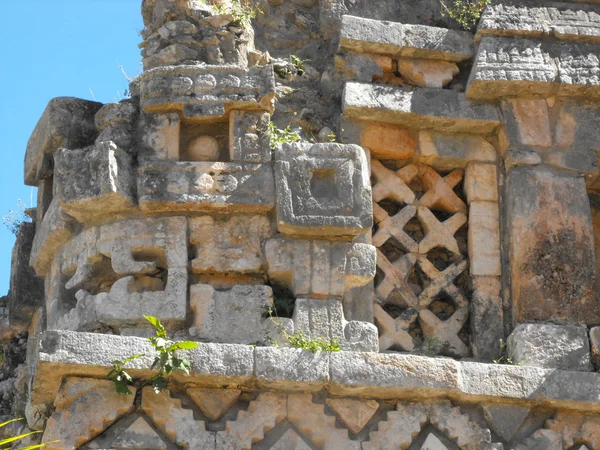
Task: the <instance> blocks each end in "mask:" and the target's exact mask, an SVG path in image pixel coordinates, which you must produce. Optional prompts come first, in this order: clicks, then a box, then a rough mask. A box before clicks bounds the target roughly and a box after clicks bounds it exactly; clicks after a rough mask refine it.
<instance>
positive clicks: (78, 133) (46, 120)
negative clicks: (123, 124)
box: [25, 97, 102, 186]
mask: <svg viewBox="0 0 600 450" xmlns="http://www.w3.org/2000/svg"><path fill="white" fill-rule="evenodd" d="M101 107H102V103H98V102H91V101H88V100H82V99H79V98H74V97H57V98H54V99H52V100H50V102H49V103H48V106H46V109H45V110H44V113H43V114H42V117H41V118H40V120H39V121H38V123H37V125H36V126H35V129H34V130H33V133H32V134H31V137H30V138H29V142H28V143H27V150H26V153H25V184H27V185H29V186H37V184H38V178H37V171H38V165H39V164H40V162H41V160H42V158H43V157H44V155H50V156H51V155H52V154H53V153H54V152H55V151H56V150H58V149H59V148H68V149H76V148H82V147H86V146H88V145H90V144H92V143H93V142H94V139H96V137H97V136H98V131H97V130H96V126H95V125H94V116H95V114H96V112H97V111H98V110H99V109H100V108H101Z"/></svg>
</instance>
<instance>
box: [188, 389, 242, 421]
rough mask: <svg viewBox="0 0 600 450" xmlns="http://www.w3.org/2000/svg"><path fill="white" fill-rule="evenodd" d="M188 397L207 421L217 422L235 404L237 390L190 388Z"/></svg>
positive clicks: (238, 395)
mask: <svg viewBox="0 0 600 450" xmlns="http://www.w3.org/2000/svg"><path fill="white" fill-rule="evenodd" d="M186 392H187V394H188V396H189V397H190V398H191V399H192V401H193V402H194V403H195V404H196V406H198V408H200V410H201V411H202V414H204V415H205V416H206V417H207V418H208V419H209V420H213V421H214V420H219V419H220V418H221V417H223V415H224V414H225V413H226V412H227V411H229V409H230V408H231V407H232V406H233V405H234V404H235V402H237V400H238V398H239V397H240V394H241V393H242V391H241V390H239V389H203V388H191V389H188V390H187V391H186Z"/></svg>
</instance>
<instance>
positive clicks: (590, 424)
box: [545, 411, 600, 450]
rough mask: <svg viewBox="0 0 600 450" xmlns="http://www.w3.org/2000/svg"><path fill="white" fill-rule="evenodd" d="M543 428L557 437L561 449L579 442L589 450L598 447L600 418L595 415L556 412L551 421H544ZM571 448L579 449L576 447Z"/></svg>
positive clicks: (599, 443) (599, 444) (599, 441)
mask: <svg viewBox="0 0 600 450" xmlns="http://www.w3.org/2000/svg"><path fill="white" fill-rule="evenodd" d="M545 427H546V428H549V429H550V430H552V431H553V432H554V433H556V434H557V435H558V437H559V439H558V442H561V441H562V443H563V448H564V447H571V446H572V445H574V444H575V443H579V442H585V443H586V444H588V446H587V447H589V448H591V449H595V448H596V447H598V446H600V428H599V427H600V418H599V417H598V414H597V413H596V414H594V413H591V414H590V413H587V414H586V413H578V412H573V411H558V412H557V413H556V415H555V416H554V417H553V418H552V419H551V420H548V421H546V424H545ZM587 447H585V448H587ZM558 448H560V447H558ZM571 448H576V449H579V447H577V446H576V447H571ZM585 448H584V449H581V450H585Z"/></svg>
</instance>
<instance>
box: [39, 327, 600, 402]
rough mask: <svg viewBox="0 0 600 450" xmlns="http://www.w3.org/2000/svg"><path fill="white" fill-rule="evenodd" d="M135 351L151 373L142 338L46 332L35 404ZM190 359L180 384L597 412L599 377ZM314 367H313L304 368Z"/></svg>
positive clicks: (365, 359)
mask: <svg viewBox="0 0 600 450" xmlns="http://www.w3.org/2000/svg"><path fill="white" fill-rule="evenodd" d="M137 353H144V354H146V355H147V356H144V357H142V358H140V359H137V360H134V361H132V362H131V363H130V364H129V365H130V366H131V368H132V370H131V373H132V374H134V375H135V376H147V375H148V374H149V373H150V371H149V367H150V365H151V364H152V360H153V356H152V353H151V349H150V348H149V346H148V343H147V341H146V340H145V339H143V338H137V337H125V336H115V335H106V334H95V333H81V332H73V331H46V332H44V333H42V335H41V338H40V342H39V350H38V355H37V361H36V363H35V372H34V373H35V375H34V381H33V384H32V394H31V395H32V403H33V404H41V403H48V404H50V403H51V402H52V401H53V400H54V397H55V396H56V393H57V392H58V388H59V387H60V384H61V382H62V380H63V379H64V378H65V377H67V376H87V377H94V378H102V377H104V376H105V375H106V373H107V372H108V370H109V368H110V367H111V364H112V361H113V360H115V359H124V358H126V357H128V356H131V355H133V354H137ZM185 354H186V357H187V358H188V359H189V360H190V362H191V363H192V374H191V375H190V376H187V375H184V374H177V375H176V376H175V380H176V381H178V382H180V383H187V384H190V385H203V386H217V385H218V386H219V387H223V386H244V387H247V388H251V389H252V388H253V389H256V388H261V387H271V388H276V389H286V390H298V389H301V390H309V391H310V390H319V389H325V390H328V391H329V392H331V393H332V394H335V395H349V396H353V395H360V396H369V397H374V398H403V399H411V398H417V397H418V398H421V399H422V398H450V399H453V400H459V401H462V402H467V403H468V402H481V401H499V400H500V399H502V400H505V401H513V402H519V403H523V404H527V405H531V406H552V407H555V408H570V409H579V410H590V411H600V374H598V373H590V372H570V371H563V370H554V369H542V368H537V367H520V366H506V365H496V364H483V363H476V362H466V361H455V360H453V359H448V358H429V357H425V356H419V355H412V354H380V353H360V352H339V353H332V354H331V355H327V354H316V355H313V354H312V353H310V352H309V351H300V350H294V349H277V348H252V347H251V346H248V345H234V344H201V345H200V346H199V347H198V348H197V349H195V350H192V351H186V352H185ZM273 362H277V364H275V365H273V364H272V363H273ZM313 362H315V365H314V366H310V367H309V366H307V365H309V364H312V363H313ZM292 364H297V367H296V366H295V367H291V366H290V365H292Z"/></svg>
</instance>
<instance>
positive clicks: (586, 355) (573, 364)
mask: <svg viewBox="0 0 600 450" xmlns="http://www.w3.org/2000/svg"><path fill="white" fill-rule="evenodd" d="M508 354H509V355H510V356H511V357H512V359H513V360H514V361H515V363H517V364H520V365H524V366H537V367H546V368H549V369H563V370H582V371H591V370H592V366H591V363H590V344H589V341H588V334H587V329H586V328H585V327H578V326H574V325H553V324H521V325H518V326H517V328H515V330H514V331H513V332H512V334H511V335H510V336H509V337H508Z"/></svg>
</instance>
